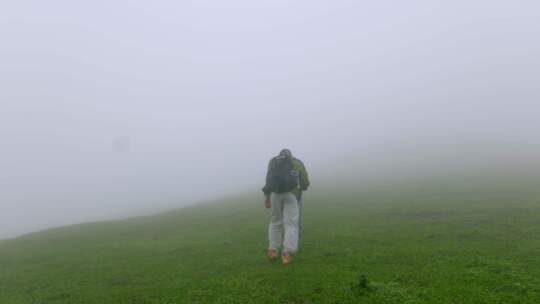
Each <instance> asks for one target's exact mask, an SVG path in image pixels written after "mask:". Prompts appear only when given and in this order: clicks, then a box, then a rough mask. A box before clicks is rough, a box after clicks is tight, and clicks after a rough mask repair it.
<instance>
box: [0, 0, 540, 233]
mask: <svg viewBox="0 0 540 304" xmlns="http://www.w3.org/2000/svg"><path fill="white" fill-rule="evenodd" d="M539 35H540V4H538V1H493V0H491V1H487V0H486V1H464V0H463V1H369V2H368V1H313V0H310V1H307V0H302V1H284V0H279V1H276V0H272V1H266V0H264V1H241V0H233V1H154V2H149V1H144V2H143V1H67V0H65V1H4V2H3V3H2V4H0V156H1V157H0V238H5V237H13V236H16V235H19V234H21V233H26V232H29V231H33V230H37V229H43V228H47V227H53V226H59V225H65V224H71V223H78V222H83V221H93V220H100V219H108V218H119V217H126V216H131V215H134V214H144V213H149V212H156V211H161V210H165V209H168V208H173V207H177V206H183V205H186V204H190V203H194V202H198V201H204V200H206V199H211V198H216V197H220V196H222V195H225V194H228V193H235V192H244V191H253V192H256V191H260V187H262V184H263V182H264V174H265V170H266V166H267V162H268V160H269V158H271V157H272V156H274V155H275V154H277V153H278V152H279V150H280V149H281V148H284V147H288V148H290V149H291V150H292V151H293V153H294V154H295V155H296V156H298V157H299V158H301V159H302V160H303V161H304V162H305V164H306V166H307V168H308V170H309V171H310V173H311V175H312V179H313V184H314V187H316V185H317V182H318V181H319V182H320V183H322V182H323V181H324V176H326V175H327V174H330V172H332V170H342V169H344V168H347V167H348V170H358V171H362V170H363V168H368V167H369V168H371V170H367V169H366V170H365V172H377V170H373V168H374V167H376V166H381V167H385V165H386V167H385V168H388V166H390V167H391V166H393V165H395V166H397V165H398V164H407V166H405V167H406V168H407V170H405V173H406V174H405V176H406V175H407V174H409V173H410V174H414V173H416V172H413V171H414V170H413V169H412V168H424V169H425V168H428V169H429V168H433V169H435V168H436V170H444V168H455V167H456V166H457V167H460V166H461V167H468V168H474V166H472V167H471V164H482V165H489V164H491V163H493V164H506V165H507V166H509V167H513V166H517V167H519V166H523V167H529V168H530V164H536V165H537V164H538V163H539V154H538V152H540V148H539V147H540V146H539V145H540V122H539V117H540V116H539V114H540V104H539V103H540V85H539V80H540V38H539V37H540V36H539ZM350 164H354V165H355V166H357V167H352V168H351V165H350ZM370 166H371V167H370ZM391 171H392V170H388V172H391ZM254 203H260V202H254Z"/></svg>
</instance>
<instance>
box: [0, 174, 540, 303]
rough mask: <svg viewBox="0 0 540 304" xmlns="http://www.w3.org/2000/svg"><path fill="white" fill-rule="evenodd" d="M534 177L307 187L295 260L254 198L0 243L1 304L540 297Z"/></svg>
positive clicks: (539, 213)
mask: <svg viewBox="0 0 540 304" xmlns="http://www.w3.org/2000/svg"><path fill="white" fill-rule="evenodd" d="M538 185H539V183H536V185H535V184H534V183H531V184H530V185H522V184H521V183H514V184H512V183H510V184H508V183H504V184H499V185H497V184H492V185H478V184H474V183H468V182H459V183H454V184H452V183H446V182H444V183H443V182H441V183H437V182H435V181H432V182H423V183H419V184H415V185H401V186H399V185H394V186H386V187H373V188H370V189H369V190H361V189H358V190H354V191H353V190H351V189H353V188H349V187H345V188H343V189H338V188H333V189H318V190H316V191H315V192H313V193H310V194H308V196H306V205H305V206H306V208H305V224H304V225H305V244H304V247H303V250H302V252H301V253H300V254H299V256H298V258H297V260H296V261H295V264H293V265H290V266H283V265H281V264H279V263H275V264H270V263H269V262H268V261H267V260H266V259H265V256H264V254H265V246H266V240H265V239H266V224H267V220H268V216H269V214H268V211H267V210H265V209H263V208H262V201H261V197H260V196H256V195H255V194H253V195H252V196H249V195H247V196H243V197H236V198H228V199H224V200H223V201H219V202H213V203H208V204H203V205H199V206H196V207H189V208H184V209H181V210H178V211H174V212H170V213H166V214H162V215H158V216H150V217H142V218H135V219H129V220H122V221H111V222H102V223H94V224H84V225H77V226H71V227H65V228H60V229H52V230H48V231H44V232H40V233H35V234H31V235H27V236H24V237H20V238H17V239H13V240H9V241H3V242H0V303H2V304H17V303H33V304H40V303H114V304H123V303H125V304H128V303H130V304H139V303H140V304H142V303H163V304H172V303H456V304H457V303H501V304H503V303H504V304H508V303H540V190H539V188H540V187H538Z"/></svg>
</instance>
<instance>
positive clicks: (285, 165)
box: [270, 157, 300, 193]
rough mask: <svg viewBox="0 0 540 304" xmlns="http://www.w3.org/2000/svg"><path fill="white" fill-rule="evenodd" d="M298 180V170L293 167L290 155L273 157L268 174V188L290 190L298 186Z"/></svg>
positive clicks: (281, 191)
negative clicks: (269, 174) (270, 171)
mask: <svg viewBox="0 0 540 304" xmlns="http://www.w3.org/2000/svg"><path fill="white" fill-rule="evenodd" d="M299 182H300V177H299V172H298V171H296V170H295V169H294V165H293V161H292V159H291V158H290V157H283V158H280V157H278V158H275V159H274V162H273V164H272V173H271V176H270V188H271V190H272V192H276V193H285V192H290V191H292V190H294V189H296V188H297V187H298V184H299Z"/></svg>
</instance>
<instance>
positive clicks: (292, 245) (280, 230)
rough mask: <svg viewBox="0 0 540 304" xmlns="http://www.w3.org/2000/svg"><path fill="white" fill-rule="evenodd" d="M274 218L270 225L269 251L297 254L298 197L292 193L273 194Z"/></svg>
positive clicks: (271, 219) (271, 199) (272, 217)
mask: <svg viewBox="0 0 540 304" xmlns="http://www.w3.org/2000/svg"><path fill="white" fill-rule="evenodd" d="M270 201H271V203H272V216H271V217H270V225H268V239H269V243H270V245H269V249H272V250H279V249H280V248H281V247H282V246H283V252H288V253H295V252H296V251H297V250H298V223H299V209H298V201H297V200H296V196H295V195H294V194H292V193H290V192H287V193H272V195H271V197H270Z"/></svg>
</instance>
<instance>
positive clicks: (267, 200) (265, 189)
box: [262, 160, 272, 208]
mask: <svg viewBox="0 0 540 304" xmlns="http://www.w3.org/2000/svg"><path fill="white" fill-rule="evenodd" d="M271 171H272V160H270V162H269V163H268V169H267V171H266V182H265V184H264V187H263V188H262V191H263V193H264V196H265V201H264V202H265V206H266V208H270V207H271V205H270V194H271V193H272V191H271V190H270V177H271V174H272V172H271Z"/></svg>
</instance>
